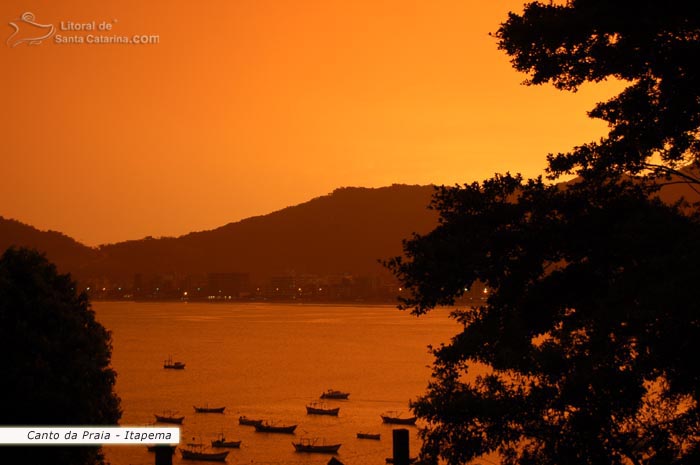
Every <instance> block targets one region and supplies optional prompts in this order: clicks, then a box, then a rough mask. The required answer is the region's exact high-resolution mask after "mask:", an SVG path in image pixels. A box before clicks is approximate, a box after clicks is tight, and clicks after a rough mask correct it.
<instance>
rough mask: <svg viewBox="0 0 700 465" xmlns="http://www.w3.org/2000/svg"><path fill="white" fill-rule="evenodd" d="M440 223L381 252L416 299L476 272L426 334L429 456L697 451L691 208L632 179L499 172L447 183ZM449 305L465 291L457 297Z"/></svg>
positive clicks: (433, 295) (685, 457)
mask: <svg viewBox="0 0 700 465" xmlns="http://www.w3.org/2000/svg"><path fill="white" fill-rule="evenodd" d="M433 207H434V208H436V209H437V210H439V211H440V213H441V224H440V226H439V227H438V228H437V229H435V230H434V231H433V232H431V233H429V234H427V235H424V236H416V237H414V238H413V239H412V240H410V241H408V242H407V243H406V244H405V251H406V255H407V256H408V259H407V260H406V259H401V258H395V259H393V260H392V261H391V262H390V264H389V265H390V267H391V268H392V269H393V271H394V272H395V273H396V274H397V276H398V277H399V278H400V279H401V280H402V282H403V283H404V285H405V286H406V288H407V289H408V290H409V291H410V292H411V295H410V297H407V298H405V299H404V300H403V302H402V306H403V308H406V309H409V308H410V309H413V311H414V312H415V313H418V314H420V313H424V312H426V311H428V310H429V309H431V308H433V307H435V306H437V305H449V304H453V303H454V302H455V299H458V298H459V297H460V296H461V295H462V293H463V292H464V289H465V288H470V287H471V286H473V285H475V284H476V283H482V284H485V285H486V286H487V287H488V289H490V291H491V292H490V294H489V296H488V299H487V301H486V302H485V304H484V305H482V306H479V307H477V308H460V309H458V310H455V312H454V314H453V316H454V317H455V318H457V319H458V320H459V321H460V322H462V323H463V324H464V331H463V332H462V333H461V334H459V335H457V336H456V337H455V338H454V339H453V340H452V341H451V342H450V343H449V344H447V345H445V346H442V347H440V348H438V349H436V350H435V356H436V362H435V365H434V378H433V380H432V382H431V384H430V386H429V390H428V393H427V394H426V395H424V396H423V397H421V398H420V399H418V400H417V402H415V403H414V404H413V408H414V410H415V412H416V413H417V414H418V415H419V416H420V417H422V418H424V419H425V420H427V421H428V422H429V426H428V428H427V429H426V430H425V431H424V432H423V434H424V439H425V444H424V447H423V454H424V456H425V457H426V458H429V459H437V458H438V457H440V458H442V459H446V460H447V461H448V463H450V464H459V463H465V462H467V461H468V460H470V459H474V458H477V457H480V456H482V455H483V454H487V453H491V452H496V453H498V454H500V455H501V457H502V458H503V461H504V463H506V464H522V465H524V464H539V465H542V464H626V463H634V464H657V463H666V464H667V463H679V464H680V463H693V462H695V461H697V460H698V458H700V450H699V449H698V441H699V440H700V429H699V428H700V418H699V416H698V414H699V412H700V411H699V410H698V405H697V400H698V395H699V394H700V392H699V390H700V369H698V368H697V364H696V363H695V359H696V356H697V354H698V353H699V352H700V337H698V336H700V309H699V308H698V307H699V305H698V298H697V293H696V289H695V285H696V284H695V283H696V282H697V278H698V265H697V263H700V261H699V260H700V252H698V250H697V248H696V247H694V244H696V243H697V241H698V240H699V239H700V224H698V221H697V219H696V218H690V217H686V216H683V215H680V214H678V212H677V210H676V209H675V208H674V207H669V206H667V205H664V204H662V203H661V202H659V201H650V200H649V199H648V196H647V192H646V191H645V190H644V189H642V188H640V187H638V185H635V184H631V183H599V184H596V183H579V184H574V185H570V186H568V187H566V188H560V187H557V186H547V185H544V184H543V183H542V182H541V181H539V180H531V181H528V182H523V181H522V180H521V179H520V178H518V177H511V176H499V177H496V178H494V179H491V180H488V181H485V182H484V183H482V184H478V183H475V184H473V185H470V186H465V187H463V188H441V189H439V190H438V191H437V194H436V196H435V200H434V202H433ZM458 308H459V306H458Z"/></svg>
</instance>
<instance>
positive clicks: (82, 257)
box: [0, 216, 99, 277]
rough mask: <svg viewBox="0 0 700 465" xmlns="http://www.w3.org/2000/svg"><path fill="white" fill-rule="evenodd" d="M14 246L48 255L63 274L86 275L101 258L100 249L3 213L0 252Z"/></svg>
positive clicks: (0, 226) (0, 224) (0, 220)
mask: <svg viewBox="0 0 700 465" xmlns="http://www.w3.org/2000/svg"><path fill="white" fill-rule="evenodd" d="M11 246H22V247H31V248H34V249H37V250H39V251H41V252H43V253H45V254H46V256H47V258H48V259H49V260H51V261H52V262H53V263H55V264H56V266H57V268H58V270H59V271H60V272H61V273H72V274H74V275H75V276H76V277H79V276H81V275H83V274H84V273H85V272H86V269H87V268H88V267H89V266H90V264H91V263H93V262H94V261H96V260H97V257H98V255H99V252H98V251H97V249H92V248H90V247H87V246H85V245H83V244H81V243H79V242H77V241H76V240H74V239H72V238H70V237H68V236H66V235H65V234H62V233H60V232H56V231H40V230H38V229H36V228H34V227H33V226H29V225H27V224H24V223H21V222H19V221H16V220H12V219H7V218H3V217H2V216H0V253H1V252H3V251H5V250H6V249H7V248H8V247H11Z"/></svg>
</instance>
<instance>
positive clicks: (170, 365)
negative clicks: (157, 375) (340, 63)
mask: <svg viewBox="0 0 700 465" xmlns="http://www.w3.org/2000/svg"><path fill="white" fill-rule="evenodd" d="M163 368H166V369H170V370H184V369H185V364H184V363H182V362H174V361H173V358H172V357H168V358H167V359H166V360H165V361H164V362H163Z"/></svg>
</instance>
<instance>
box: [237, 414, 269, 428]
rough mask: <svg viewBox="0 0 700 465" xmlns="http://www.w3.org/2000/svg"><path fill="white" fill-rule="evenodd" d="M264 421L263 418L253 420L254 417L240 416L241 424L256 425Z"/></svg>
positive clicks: (239, 422)
mask: <svg viewBox="0 0 700 465" xmlns="http://www.w3.org/2000/svg"><path fill="white" fill-rule="evenodd" d="M262 422H263V421H262V420H253V419H252V418H248V417H246V416H240V417H238V424H239V425H246V426H255V425H259V424H261V423H262Z"/></svg>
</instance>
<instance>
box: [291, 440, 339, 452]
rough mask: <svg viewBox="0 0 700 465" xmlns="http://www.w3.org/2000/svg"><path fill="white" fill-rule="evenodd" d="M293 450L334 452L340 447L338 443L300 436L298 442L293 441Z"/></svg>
mask: <svg viewBox="0 0 700 465" xmlns="http://www.w3.org/2000/svg"><path fill="white" fill-rule="evenodd" d="M292 445H293V446H294V450H296V451H297V452H316V453H322V454H335V453H337V452H338V449H340V446H341V445H340V444H326V443H325V442H324V443H323V444H319V443H318V439H305V438H302V439H301V440H300V441H299V442H293V443H292Z"/></svg>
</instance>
